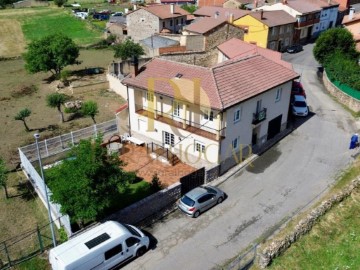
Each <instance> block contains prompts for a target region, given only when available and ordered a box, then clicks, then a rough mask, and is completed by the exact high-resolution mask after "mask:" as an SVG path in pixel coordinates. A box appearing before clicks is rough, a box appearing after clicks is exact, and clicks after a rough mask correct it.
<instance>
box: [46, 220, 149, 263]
mask: <svg viewBox="0 0 360 270" xmlns="http://www.w3.org/2000/svg"><path fill="white" fill-rule="evenodd" d="M149 242H150V240H149V237H147V236H145V235H144V233H143V232H142V231H141V230H140V229H138V228H136V227H134V226H132V225H128V224H121V223H118V222H116V221H107V222H105V223H103V224H100V225H98V226H95V227H93V228H91V229H89V230H87V231H85V232H84V233H82V234H80V235H79V236H76V237H74V238H71V239H70V240H68V241H67V242H65V243H63V244H61V245H59V246H57V247H55V248H53V249H51V250H50V252H49V261H50V264H51V267H52V269H53V270H68V269H99V270H100V269H103V270H106V269H113V268H114V267H115V266H118V265H120V264H123V263H125V262H127V261H129V260H130V259H132V258H134V257H139V256H142V255H143V254H144V253H145V252H146V251H147V249H148V248H149Z"/></svg>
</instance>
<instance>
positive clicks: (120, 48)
mask: <svg viewBox="0 0 360 270" xmlns="http://www.w3.org/2000/svg"><path fill="white" fill-rule="evenodd" d="M114 50H115V55H114V57H116V58H121V59H122V60H126V59H129V58H131V57H137V58H138V57H140V56H141V55H144V49H143V48H142V47H141V45H140V44H138V43H135V42H133V41H132V40H131V39H126V40H125V41H124V42H123V43H121V44H118V45H116V46H114Z"/></svg>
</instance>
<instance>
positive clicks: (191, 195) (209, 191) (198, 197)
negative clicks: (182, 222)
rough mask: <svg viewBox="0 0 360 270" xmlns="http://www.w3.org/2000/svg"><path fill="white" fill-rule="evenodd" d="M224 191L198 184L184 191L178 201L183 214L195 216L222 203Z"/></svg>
mask: <svg viewBox="0 0 360 270" xmlns="http://www.w3.org/2000/svg"><path fill="white" fill-rule="evenodd" d="M224 199H225V193H224V192H223V191H221V190H220V189H218V188H216V187H211V186H200V187H197V188H194V189H193V190H191V191H189V192H188V193H186V194H185V195H184V196H183V197H182V198H181V199H180V200H179V203H178V207H179V209H180V210H181V211H182V212H184V213H185V214H187V215H189V216H192V217H194V218H197V217H198V216H199V215H200V214H201V213H203V212H204V211H206V210H208V209H209V208H211V207H213V206H214V205H216V204H219V203H222V201H223V200H224Z"/></svg>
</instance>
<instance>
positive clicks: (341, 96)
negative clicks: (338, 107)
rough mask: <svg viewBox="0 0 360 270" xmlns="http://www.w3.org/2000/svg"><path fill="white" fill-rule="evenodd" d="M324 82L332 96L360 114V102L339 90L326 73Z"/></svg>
mask: <svg viewBox="0 0 360 270" xmlns="http://www.w3.org/2000/svg"><path fill="white" fill-rule="evenodd" d="M323 81H324V85H325V88H326V89H327V90H328V91H329V92H330V94H331V95H333V96H334V97H336V98H337V100H338V101H339V102H340V103H342V104H344V105H345V106H347V107H349V108H350V109H351V110H353V111H354V112H360V100H357V99H355V98H353V97H351V96H349V95H347V94H345V93H344V92H343V91H341V90H340V89H338V88H337V87H336V86H335V85H334V84H333V83H332V82H331V81H330V80H329V78H328V76H327V74H326V72H325V71H324V73H323Z"/></svg>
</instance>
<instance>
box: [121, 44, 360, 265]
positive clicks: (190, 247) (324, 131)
mask: <svg viewBox="0 0 360 270" xmlns="http://www.w3.org/2000/svg"><path fill="white" fill-rule="evenodd" d="M311 51H312V45H311V44H310V45H307V46H305V47H304V51H303V52H300V53H298V54H294V55H288V54H284V58H285V59H286V60H288V61H290V62H292V63H294V68H295V70H296V71H297V72H298V73H299V74H301V82H302V84H303V86H304V88H305V90H306V93H307V100H308V103H309V106H310V110H311V111H312V114H311V115H310V116H309V117H307V118H306V119H298V120H296V123H295V124H296V125H297V126H298V127H297V129H295V130H294V131H293V132H292V133H291V134H290V135H288V136H287V137H285V138H284V139H283V140H282V141H280V142H279V143H278V144H276V145H275V146H274V147H273V148H271V149H270V150H268V151H267V152H266V153H264V154H263V155H262V156H260V157H259V158H258V159H256V160H255V161H254V162H253V163H252V164H251V165H250V166H248V167H247V168H244V169H242V170H240V171H239V172H237V173H236V174H234V175H233V176H231V177H230V178H229V179H228V180H227V181H225V182H223V183H222V184H221V185H220V188H221V189H223V190H224V191H225V192H226V193H227V195H228V198H227V199H226V200H225V201H224V202H223V203H222V204H221V205H218V206H216V207H214V208H213V209H210V210H209V211H207V212H206V213H204V214H202V215H201V216H200V217H199V218H197V219H192V218H189V217H186V216H184V215H183V214H181V213H179V212H178V211H176V212H174V213H172V214H171V215H169V216H168V217H167V218H166V219H165V220H163V221H161V222H158V223H156V224H154V225H153V227H151V228H147V230H148V231H149V232H150V233H151V234H152V235H153V236H154V238H155V239H156V241H157V243H156V246H155V247H153V248H152V249H151V250H149V251H148V252H147V253H146V254H145V255H144V256H143V257H141V258H137V259H136V260H134V261H132V262H130V263H129V264H127V265H126V266H125V267H124V269H156V270H161V269H164V270H177V269H187V270H192V269H217V268H219V266H220V265H223V264H224V263H225V262H227V261H228V260H229V259H231V258H233V257H234V256H236V255H238V254H239V253H240V252H241V251H242V250H243V249H244V248H246V247H247V246H249V245H250V244H252V243H255V242H257V241H258V239H259V238H260V237H262V236H265V235H267V234H269V233H271V232H272V231H273V230H274V229H276V228H278V227H279V226H280V225H281V224H283V223H284V221H285V220H287V219H288V218H289V217H291V216H293V215H294V214H295V213H297V212H298V211H301V210H303V209H304V208H306V207H308V206H309V205H311V204H312V203H313V202H314V201H315V200H316V199H318V198H319V196H321V194H323V193H324V192H326V189H327V188H328V187H329V185H330V184H332V183H334V181H335V179H336V176H337V175H338V173H339V172H340V171H341V170H342V169H343V168H345V167H346V166H347V165H348V164H349V163H350V162H351V161H352V160H353V157H352V153H351V152H350V150H348V144H349V140H350V137H351V134H352V133H353V132H354V131H355V130H356V131H358V130H359V128H360V125H359V124H358V123H355V121H354V119H353V118H352V117H351V115H350V114H349V113H348V112H346V111H344V110H343V109H342V107H341V106H340V105H339V104H337V103H336V102H335V101H333V100H332V99H331V97H329V96H328V94H326V92H325V90H324V88H323V85H322V83H321V80H320V79H319V78H318V76H317V67H318V66H319V65H318V64H317V63H316V61H315V60H314V59H313V57H312V53H311ZM356 124H357V125H358V126H356Z"/></svg>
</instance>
